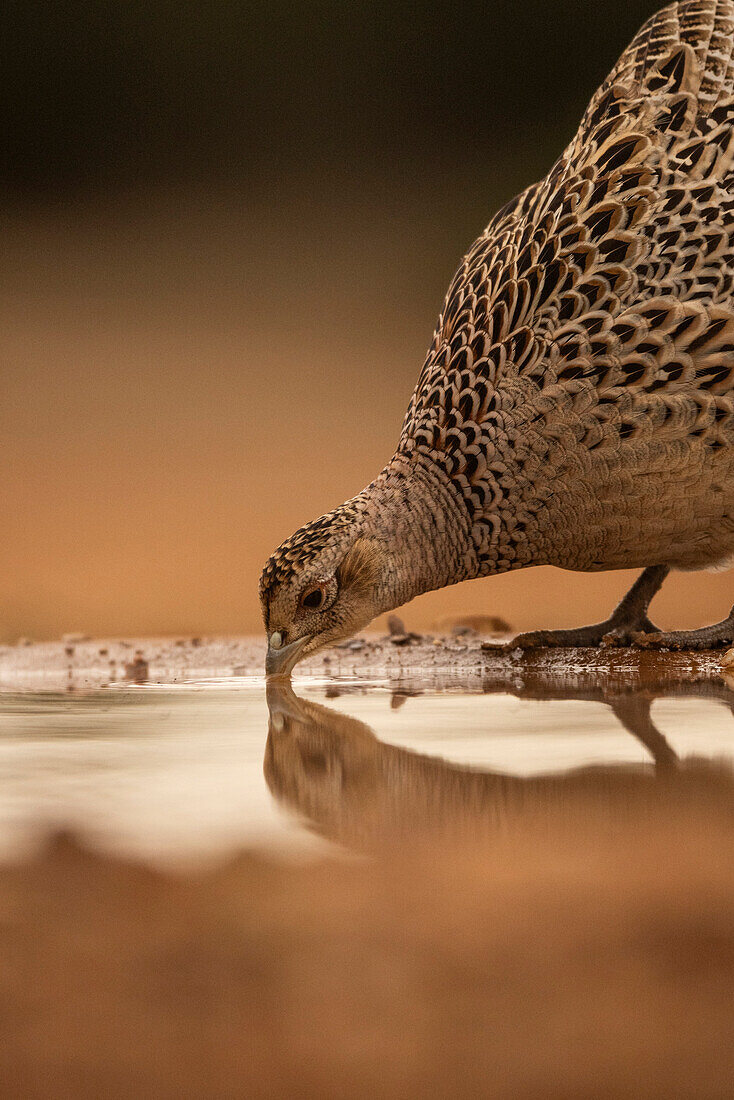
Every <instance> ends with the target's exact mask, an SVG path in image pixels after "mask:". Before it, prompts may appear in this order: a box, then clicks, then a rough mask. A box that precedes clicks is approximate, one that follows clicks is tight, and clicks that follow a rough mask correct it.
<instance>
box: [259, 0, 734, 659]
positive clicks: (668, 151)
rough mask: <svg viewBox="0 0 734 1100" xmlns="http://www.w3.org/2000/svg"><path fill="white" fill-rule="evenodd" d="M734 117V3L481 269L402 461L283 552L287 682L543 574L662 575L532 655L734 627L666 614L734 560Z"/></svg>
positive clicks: (639, 45)
mask: <svg viewBox="0 0 734 1100" xmlns="http://www.w3.org/2000/svg"><path fill="white" fill-rule="evenodd" d="M733 122H734V2H731V0H684V2H680V3H675V4H671V5H669V6H668V7H666V8H664V9H663V10H662V11H660V12H658V13H657V14H656V15H654V16H653V17H652V18H651V19H650V20H649V21H648V22H647V23H646V24H645V26H644V27H643V28H642V30H641V31H640V32H639V33H638V35H637V36H636V38H635V39H634V40H633V42H632V43H631V45H630V46H629V47H628V49H627V50H626V51H625V52H624V54H623V55H622V57H621V59H620V60H619V61H618V63H617V65H616V66H615V68H614V69H613V70H612V72H611V74H610V76H609V77H608V78H607V79H606V80H605V81H604V83H603V84H602V86H601V87H600V88H599V90H598V91H597V92H596V94H595V95H594V97H593V98H592V100H591V103H590V104H589V106H588V108H587V110H586V113H585V115H584V117H583V119H582V122H581V125H580V128H579V130H578V133H577V134H576V136H575V137H574V139H573V140H572V142H571V144H570V145H569V146H568V147H567V149H566V150H565V152H564V153H563V154H562V155H561V157H560V158H559V160H558V161H557V162H556V163H555V164H554V165H553V167H552V168H551V170H550V172H549V173H548V175H547V176H546V177H545V179H543V180H541V182H540V183H536V184H534V185H532V186H531V187H528V189H527V190H526V191H524V192H522V193H521V194H520V195H519V196H517V197H516V198H515V199H513V200H512V201H511V202H509V203H508V204H507V205H506V206H505V207H504V208H503V209H502V210H500V211H499V213H498V214H496V215H495V217H494V218H493V219H492V221H491V222H490V223H489V225H488V226H487V228H486V229H485V231H484V232H483V233H482V235H481V236H480V237H479V238H478V239H477V240H476V241H475V242H474V244H473V245H472V246H471V248H470V249H469V251H468V252H467V254H466V256H465V257H464V259H463V260H462V262H461V264H460V266H459V269H458V271H457V272H456V274H455V276H454V278H453V280H452V282H451V285H450V286H449V289H448V293H447V295H446V299H445V302H444V306H443V310H442V312H441V315H440V317H439V320H438V324H437V326H436V330H435V334H434V337H433V342H432V344H431V347H430V349H429V351H428V355H427V358H426V360H425V363H424V365H423V369H422V371H421V373H420V377H419V379H418V384H417V386H416V388H415V391H414V393H413V396H412V398H411V401H410V404H409V407H408V411H407V414H406V416H405V420H404V423H403V429H402V434H401V437H400V441H399V444H398V447H397V450H396V452H395V454H394V455H393V457H392V458H391V459H390V461H389V462H388V463H387V465H386V466H385V467H384V469H383V470H382V472H381V473H380V474H379V475H378V477H377V478H376V479H375V480H374V481H373V482H372V483H371V484H370V485H369V486H367V488H366V489H364V490H363V491H362V492H361V493H359V494H358V495H357V496H355V497H353V498H352V499H351V500H348V501H347V502H346V503H344V504H342V505H340V506H339V507H338V508H335V509H334V510H333V511H331V512H329V513H327V514H326V515H324V516H321V517H320V518H319V519H316V520H314V521H312V522H310V523H307V524H306V525H305V526H304V527H302V528H301V529H300V530H299V531H297V532H296V533H295V534H294V535H292V536H291V538H289V539H287V540H286V541H285V542H284V543H283V544H282V545H281V546H280V547H279V548H278V549H277V550H276V551H275V553H274V554H273V555H272V557H271V558H270V559H269V561H268V562H267V564H266V565H265V568H264V570H263V573H262V576H261V580H260V597H261V602H262V609H263V616H264V621H265V628H266V631H267V633H268V641H269V645H268V655H267V658H266V671H267V672H268V673H270V674H289V673H290V672H291V670H292V668H293V667H294V665H295V663H296V662H297V661H298V660H300V659H301V658H303V657H305V656H306V655H307V654H309V653H313V652H315V651H316V650H318V649H320V648H321V647H323V646H326V645H330V644H333V643H334V642H337V641H339V640H341V639H343V638H345V637H347V636H349V635H350V634H352V633H353V632H355V631H356V630H359V629H361V628H362V627H363V626H365V625H366V624H367V623H368V622H369V621H370V620H372V619H373V618H374V617H375V616H376V615H377V614H379V613H381V612H383V611H386V610H389V609H391V608H394V607H397V606H398V605H400V604H403V603H405V602H407V601H408V600H410V599H412V598H413V597H414V596H417V595H419V594H420V593H422V592H426V591H429V590H431V589H436V588H441V587H444V586H446V585H451V584H455V583H456V582H458V581H462V580H465V579H468V578H473V577H484V576H489V575H492V574H495V573H503V572H506V571H507V570H510V569H521V568H523V567H525V566H532V565H554V566H560V567H562V568H564V569H570V570H582V571H595V570H606V569H620V568H641V569H642V570H643V572H642V573H641V575H640V577H639V578H638V580H637V581H636V583H635V584H634V586H633V587H632V589H631V590H630V592H629V593H628V594H627V596H626V597H625V598H624V599H623V600H622V602H621V604H620V605H619V606H618V608H617V609H616V610H615V611H614V613H613V614H612V615H611V617H610V618H609V619H608V620H607V621H606V622H603V623H598V624H595V625H593V626H589V627H584V628H581V629H578V630H558V631H538V632H534V633H531V634H526V635H521V636H520V637H519V638H517V639H516V640H515V642H514V643H513V644H514V645H521V646H532V645H560V646H577V645H584V646H590V645H598V644H600V643H602V642H603V641H604V639H608V640H609V639H611V640H614V641H615V643H617V644H635V643H641V644H647V645H657V646H665V647H668V646H672V647H692V648H708V647H711V646H715V645H721V644H726V643H730V642H731V641H732V640H734V609H732V613H731V614H730V615H729V617H728V618H727V619H726V620H724V622H722V623H719V624H717V625H715V626H710V627H706V628H703V629H699V630H693V631H673V632H670V633H661V632H659V631H656V629H655V627H654V626H653V625H652V623H651V622H650V620H649V619H648V617H647V609H648V605H649V603H650V601H651V599H652V597H653V596H654V595H655V593H656V592H657V590H658V589H659V588H660V585H661V584H662V583H663V580H664V578H665V577H666V575H667V573H668V572H669V571H670V570H671V569H679V570H696V569H719V568H725V567H726V566H727V565H728V564H729V563H730V562H732V561H734V477H733V476H732V475H734V216H733V211H734V163H733V153H734V148H733V143H734V132H733V130H732V123H733Z"/></svg>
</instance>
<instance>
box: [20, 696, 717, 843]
mask: <svg viewBox="0 0 734 1100" xmlns="http://www.w3.org/2000/svg"><path fill="white" fill-rule="evenodd" d="M270 704H271V713H270V715H269V712H268V705H267V701H266V692H265V684H264V682H263V681H262V680H261V679H259V678H243V679H228V680H226V681H219V682H217V681H214V682H208V683H203V682H200V683H191V684H185V685H178V686H175V687H170V686H169V687H155V686H152V685H151V686H135V687H127V688H114V689H109V690H103V691H96V692H90V693H88V694H74V693H67V694H56V693H51V692H45V693H5V694H1V695H0V856H8V855H16V854H18V853H21V852H23V851H25V850H27V849H28V848H29V847H32V846H33V845H34V843H36V841H37V839H38V837H39V836H40V835H41V834H43V833H44V832H45V831H46V830H47V829H48V827H49V826H52V827H55V826H61V825H64V826H71V827H73V828H75V829H78V830H79V831H81V832H82V833H83V834H85V835H88V836H90V837H92V838H93V839H95V840H96V841H98V842H102V843H103V844H104V845H105V846H108V847H110V848H111V849H114V850H116V851H119V852H124V853H129V854H136V855H143V856H145V857H146V858H149V859H151V860H153V861H155V862H158V863H164V864H186V863H190V862H192V861H193V862H198V861H201V860H208V859H211V858H212V857H222V856H226V855H227V854H229V853H231V852H233V851H235V850H236V849H239V848H241V847H243V846H247V845H256V846H261V847H264V848H266V849H268V850H273V851H278V852H285V853H289V854H303V853H310V852H314V851H319V850H323V849H324V847H327V848H330V849H332V850H333V849H334V842H338V843H339V844H340V845H342V844H346V846H347V847H353V846H354V841H355V837H363V836H364V834H365V833H366V832H367V831H369V830H368V829H367V826H366V825H365V820H366V818H365V814H367V812H368V811H369V814H370V815H371V822H372V824H371V826H370V828H372V829H373V831H374V829H375V828H377V827H378V826H377V825H376V824H375V814H376V812H377V811H376V807H379V813H380V814H381V815H382V816H381V824H380V825H379V827H380V828H382V827H384V825H385V822H386V821H389V823H390V825H391V827H393V826H395V825H396V824H397V825H398V826H399V827H400V829H401V831H402V832H403V833H405V832H406V830H407V831H410V829H412V828H417V827H418V824H419V823H420V825H425V824H426V823H430V822H432V823H433V824H434V825H438V826H440V825H441V820H442V816H452V815H454V814H455V813H457V812H458V813H459V814H460V815H464V816H466V813H468V812H470V814H471V815H475V816H478V817H479V818H482V819H485V818H487V817H488V816H492V815H495V817H496V806H495V803H496V802H497V799H501V800H502V802H503V804H504V803H505V802H506V801H507V800H508V799H510V800H511V801H514V803H517V804H518V805H519V804H520V803H522V804H523V805H526V804H528V800H530V801H532V800H533V799H535V800H536V801H537V798H538V792H539V791H542V792H543V798H546V797H548V792H549V791H550V792H552V798H553V799H555V800H556V801H558V800H561V801H562V800H565V799H569V800H570V799H572V798H574V797H576V793H575V792H577V791H578V790H579V780H578V776H579V769H585V770H587V771H588V775H591V776H592V777H594V778H593V783H595V784H597V787H598V791H599V793H598V795H597V787H592V790H591V797H599V798H602V797H603V798H605V799H606V798H608V797H609V792H610V791H612V792H614V791H616V790H618V789H619V784H620V782H621V781H623V782H624V783H628V782H629V777H630V776H634V783H635V784H636V785H637V786H638V787H640V789H641V790H643V791H648V790H652V789H653V786H654V784H655V782H656V781H657V780H659V779H660V777H661V776H670V775H671V774H677V773H678V772H679V771H681V770H685V769H686V768H688V767H689V766H690V762H691V760H692V759H693V758H697V759H699V760H701V761H703V762H705V763H706V765H707V767H709V768H710V769H711V770H712V774H713V773H714V772H715V773H716V774H717V775H720V774H724V775H725V776H728V768H729V766H730V765H732V764H734V717H733V716H732V705H733V704H734V693H733V692H732V691H731V690H730V689H729V688H728V687H727V686H726V685H725V684H724V682H723V681H722V680H720V679H719V677H713V676H712V677H710V678H708V679H706V680H704V681H703V682H698V683H691V684H686V683H681V684H673V685H671V684H670V683H669V682H665V683H662V682H661V684H659V685H657V686H656V684H655V683H652V684H647V685H646V687H645V689H644V690H641V689H635V688H625V689H624V690H621V689H619V687H616V688H615V689H614V690H605V689H604V686H603V684H601V685H600V686H599V687H598V688H595V687H591V688H590V687H589V683H588V679H587V680H586V681H584V682H583V683H581V682H579V683H578V684H574V683H573V682H568V681H564V682H563V683H562V684H559V683H549V684H548V685H546V687H545V688H543V687H542V685H541V689H540V690H539V689H538V687H537V685H536V686H535V687H534V689H533V691H532V692H529V691H528V690H527V689H526V688H525V687H524V685H523V682H522V680H521V679H520V680H517V679H515V680H512V678H510V677H508V678H507V683H506V684H501V683H500V684H497V683H496V682H493V683H492V684H491V686H489V685H487V684H485V685H484V690H482V689H481V687H476V688H474V689H473V690H469V689H464V690H461V689H459V688H457V687H456V686H453V687H452V688H451V689H450V690H443V691H442V690H440V688H437V687H436V686H435V682H434V684H433V685H432V687H431V689H430V690H426V689H425V688H424V686H423V685H422V684H421V681H420V678H419V677H414V678H412V679H407V680H402V681H401V682H400V684H398V685H396V684H392V685H391V684H390V683H389V682H388V681H386V680H383V681H374V680H373V681H369V682H368V681H360V680H346V681H340V682H338V683H337V682H335V681H326V680H314V679H310V680H303V681H300V682H299V681H296V684H295V691H291V690H290V689H287V688H281V689H277V690H275V691H274V692H273V691H271V693H270ZM722 769H723V771H722ZM553 777H555V779H556V780H561V782H560V783H559V782H556V781H555V780H554V778H553ZM600 777H603V782H602V781H601V780H600ZM546 778H547V780H548V782H547V783H546ZM569 778H570V782H566V781H565V780H566V779H569ZM582 778H583V777H582ZM526 781H527V782H526ZM536 781H538V782H536ZM539 783H540V785H539ZM548 784H550V785H548ZM583 785H584V790H585V791H586V793H587V794H588V790H587V786H588V779H587V778H583ZM508 792H509V793H508ZM625 797H627V796H626V795H625ZM357 846H360V844H357Z"/></svg>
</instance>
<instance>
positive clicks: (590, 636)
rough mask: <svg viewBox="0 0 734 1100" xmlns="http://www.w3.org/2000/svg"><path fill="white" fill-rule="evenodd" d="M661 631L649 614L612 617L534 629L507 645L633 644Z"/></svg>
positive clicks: (529, 647)
mask: <svg viewBox="0 0 734 1100" xmlns="http://www.w3.org/2000/svg"><path fill="white" fill-rule="evenodd" d="M641 633H642V634H643V636H648V635H650V634H655V633H657V629H656V627H654V626H653V624H652V623H651V622H650V620H649V619H648V618H647V616H643V617H642V618H636V619H634V620H633V621H631V622H627V623H624V622H620V621H618V620H616V619H615V618H614V616H612V618H611V619H606V620H605V622H603V623H594V624H593V625H592V626H581V627H577V628H574V629H571V630H531V631H529V633H527V634H518V635H517V637H516V638H513V640H512V641H511V642H507V644H506V645H505V646H504V649H505V650H513V649H541V648H544V647H548V648H557V647H558V648H566V649H584V648H592V647H593V648H596V647H597V646H605V647H613V646H615V647H616V646H631V645H633V644H634V642H635V638H636V637H638V636H640V634H641Z"/></svg>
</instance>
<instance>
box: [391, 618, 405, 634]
mask: <svg viewBox="0 0 734 1100" xmlns="http://www.w3.org/2000/svg"><path fill="white" fill-rule="evenodd" d="M387 629H388V633H389V634H392V635H394V636H395V635H402V634H405V624H404V623H403V620H402V619H401V618H400V616H399V615H389V616H388V619H387Z"/></svg>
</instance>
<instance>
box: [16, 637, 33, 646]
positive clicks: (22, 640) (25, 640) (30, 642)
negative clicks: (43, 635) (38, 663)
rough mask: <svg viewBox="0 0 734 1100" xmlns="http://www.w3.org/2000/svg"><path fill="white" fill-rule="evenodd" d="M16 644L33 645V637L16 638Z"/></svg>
mask: <svg viewBox="0 0 734 1100" xmlns="http://www.w3.org/2000/svg"><path fill="white" fill-rule="evenodd" d="M17 644H18V645H33V638H18V643H17Z"/></svg>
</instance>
